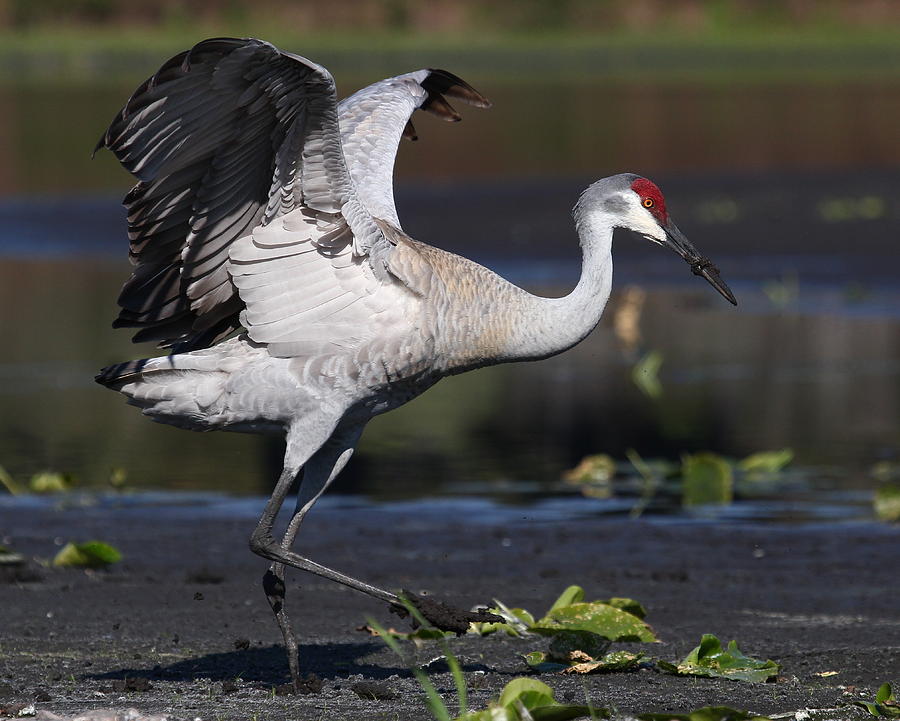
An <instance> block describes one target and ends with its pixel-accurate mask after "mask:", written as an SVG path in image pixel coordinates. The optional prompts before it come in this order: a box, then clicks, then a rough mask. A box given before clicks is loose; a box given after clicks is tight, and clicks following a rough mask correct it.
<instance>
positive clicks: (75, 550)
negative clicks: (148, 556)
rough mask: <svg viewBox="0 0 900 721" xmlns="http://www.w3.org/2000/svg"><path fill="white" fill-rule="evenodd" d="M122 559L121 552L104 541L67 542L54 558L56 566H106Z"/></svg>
mask: <svg viewBox="0 0 900 721" xmlns="http://www.w3.org/2000/svg"><path fill="white" fill-rule="evenodd" d="M121 560H122V554H121V552H120V551H119V550H118V549H117V548H115V547H113V546H110V545H109V544H108V543H103V542H102V541H88V542H87V543H71V542H70V543H67V544H66V545H65V546H63V547H62V548H61V549H60V550H59V553H57V554H56V556H55V557H54V559H53V565H54V566H74V567H78V568H104V567H106V566H109V565H111V564H113V563H118V562H119V561H121Z"/></svg>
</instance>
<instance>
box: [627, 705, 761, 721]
mask: <svg viewBox="0 0 900 721" xmlns="http://www.w3.org/2000/svg"><path fill="white" fill-rule="evenodd" d="M637 718H638V719H639V720H640V721H771V719H769V718H767V717H765V716H757V715H756V714H752V713H749V712H747V711H737V710H735V709H733V708H728V707H727V706H706V707H704V708H700V709H697V710H696V711H691V712H690V713H642V714H638V717H637Z"/></svg>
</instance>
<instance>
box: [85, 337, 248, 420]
mask: <svg viewBox="0 0 900 721" xmlns="http://www.w3.org/2000/svg"><path fill="white" fill-rule="evenodd" d="M237 364H239V361H234V360H232V361H231V363H229V359H223V358H220V357H217V355H216V354H214V353H212V352H210V351H208V350H207V351H196V352H193V353H185V354H178V355H169V356H161V357H158V358H143V359H141V360H133V361H127V362H125V363H117V364H115V365H111V366H108V367H106V368H104V369H103V370H101V371H100V373H99V374H97V376H95V378H94V380H96V381H97V382H98V383H100V384H101V385H104V386H106V387H107V388H110V389H112V390H116V391H119V392H120V393H122V394H123V395H125V396H126V397H127V398H128V403H129V404H131V405H133V406H137V407H138V408H141V409H142V410H143V412H144V414H145V415H147V416H149V417H150V418H152V419H153V420H155V421H159V422H161V423H167V424H170V425H174V426H178V427H181V428H188V429H191V430H211V429H212V428H217V427H222V426H223V425H224V424H227V422H228V419H226V418H225V417H224V416H223V411H224V410H225V408H224V401H225V398H224V390H225V384H226V382H227V379H228V375H229V374H228V370H229V368H228V366H229V365H232V366H234V365H237Z"/></svg>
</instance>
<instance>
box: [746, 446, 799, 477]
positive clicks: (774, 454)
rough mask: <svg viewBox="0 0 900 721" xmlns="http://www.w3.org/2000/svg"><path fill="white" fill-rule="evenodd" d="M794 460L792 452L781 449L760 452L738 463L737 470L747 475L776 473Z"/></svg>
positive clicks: (788, 449)
mask: <svg viewBox="0 0 900 721" xmlns="http://www.w3.org/2000/svg"><path fill="white" fill-rule="evenodd" d="M792 460H794V451H793V450H792V449H790V448H782V449H781V450H779V451H760V452H759V453H753V454H751V455H749V456H747V457H746V458H744V459H743V460H741V461H738V464H737V467H738V470H741V471H743V472H744V473H747V474H766V473H778V472H779V471H781V470H783V469H784V467H785V466H786V465H787V464H788V463H790V462H791V461H792Z"/></svg>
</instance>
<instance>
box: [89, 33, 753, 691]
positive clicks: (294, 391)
mask: <svg viewBox="0 0 900 721" xmlns="http://www.w3.org/2000/svg"><path fill="white" fill-rule="evenodd" d="M444 96H449V97H453V98H458V99H459V100H461V101H462V102H464V103H468V104H470V105H475V106H478V107H488V106H489V105H490V103H489V102H488V100H487V99H486V98H484V97H483V96H482V95H481V94H479V93H478V92H477V91H476V90H475V89H474V88H472V87H471V86H470V85H468V84H467V83H465V82H464V81H463V80H461V79H460V78H458V77H456V76H455V75H452V74H450V73H448V72H445V71H442V70H418V71H416V72H412V73H408V74H406V75H400V76H397V77H394V78H389V79H387V80H382V81H380V82H377V83H375V84H374V85H371V86H369V87H367V88H364V89H363V90H360V91H359V92H357V93H356V94H354V95H352V96H350V97H349V98H347V99H345V100H343V101H342V102H340V103H338V102H337V100H336V95H335V85H334V80H333V78H332V76H331V75H330V74H329V72H328V71H327V70H325V68H322V67H320V66H319V65H316V64H315V63H313V62H311V61H309V60H307V59H305V58H302V57H300V56H297V55H292V54H290V53H286V52H282V51H279V50H278V49H277V48H275V47H273V46H272V45H270V44H268V43H266V42H262V41H260V40H255V39H244V40H240V39H232V38H217V39H211V40H205V41H203V42H200V43H199V44H197V45H196V46H194V47H193V48H192V49H191V50H189V51H187V52H185V53H182V54H180V55H178V56H176V57H174V58H172V59H171V60H169V61H168V62H167V63H165V64H164V65H163V66H162V67H161V68H160V70H159V71H158V72H157V73H156V74H155V75H153V76H152V77H151V78H150V79H149V80H147V81H146V82H144V83H143V84H142V85H141V86H140V87H139V88H138V89H137V90H136V91H135V93H134V94H133V95H132V97H131V98H130V99H129V100H128V102H127V103H126V104H125V106H124V108H123V109H122V110H121V112H120V113H119V114H118V115H117V116H116V117H115V119H114V120H113V122H112V124H111V125H110V127H109V129H108V130H107V132H106V133H105V135H104V136H103V137H102V138H101V140H100V142H99V143H98V148H100V147H104V146H105V147H107V148H109V149H110V150H111V151H112V152H113V153H114V154H115V156H116V157H117V158H118V159H119V161H120V162H121V163H122V165H123V166H124V167H125V168H127V169H128V170H129V171H131V172H132V173H133V174H134V175H135V176H137V178H138V180H139V181H140V182H139V183H138V184H137V185H136V186H135V187H134V188H133V189H132V190H131V192H130V193H128V195H127V196H126V198H125V206H126V207H127V210H128V226H129V238H130V242H131V249H130V258H131V260H132V263H133V264H134V265H135V268H134V272H133V275H132V276H131V278H130V279H129V280H128V281H127V282H126V284H125V286H124V288H123V290H122V293H121V295H120V297H119V304H120V306H121V308H122V310H121V313H120V315H119V317H118V319H117V320H116V322H115V324H114V325H116V326H129V327H138V328H140V330H139V332H138V333H137V334H136V335H135V337H134V340H135V341H144V340H155V341H159V342H160V346H161V347H168V348H171V349H172V352H171V354H170V355H167V356H164V357H158V358H149V359H144V360H141V361H132V362H128V363H121V364H118V365H114V366H110V367H108V368H106V369H104V370H103V371H101V373H100V375H98V376H97V380H98V382H100V383H102V384H103V385H105V386H107V387H109V388H113V389H115V390H118V391H120V392H122V393H123V394H125V395H126V396H127V397H128V400H129V403H131V404H133V405H136V406H138V407H139V408H141V409H142V410H143V412H144V414H146V415H147V416H149V417H150V418H152V419H153V420H155V421H160V422H162V423H169V424H172V425H176V426H180V427H182V428H189V429H193V430H204V431H205V430H212V429H221V430H231V431H246V432H275V433H283V434H284V435H285V438H286V450H285V455H284V468H283V470H282V472H281V475H280V477H279V479H278V482H277V484H276V486H275V490H274V491H273V493H272V496H271V498H270V499H269V501H268V503H267V504H266V507H265V510H264V512H263V514H262V516H261V517H260V519H259V523H258V525H257V527H256V530H254V531H253V533H252V536H251V539H250V548H251V549H252V550H253V552H254V553H257V554H259V555H260V556H263V557H264V558H266V559H268V560H270V561H271V562H272V563H271V566H270V567H269V569H268V571H267V572H266V574H265V576H264V580H263V586H264V589H265V593H266V596H267V598H268V600H269V602H270V604H271V606H272V609H273V611H274V613H275V616H276V619H277V622H278V625H279V627H280V629H281V632H282V634H283V636H284V641H285V646H286V649H287V652H288V661H289V665H290V671H291V677H292V680H293V682H294V684H295V686H296V684H297V683H298V679H299V662H298V657H297V656H298V654H297V642H296V639H295V636H294V633H293V630H292V629H291V624H290V621H289V619H288V616H287V613H286V611H285V608H284V596H285V587H284V567H285V566H291V567H294V568H299V569H303V570H305V571H311V572H312V573H315V574H318V575H320V576H324V577H325V578H329V579H332V580H334V581H337V582H339V583H343V584H346V585H347V586H350V587H351V588H354V589H357V590H360V591H363V592H365V593H368V594H370V595H372V596H374V597H375V598H378V599H382V600H384V601H387V602H388V603H390V604H393V605H394V606H397V605H399V601H400V599H399V598H398V596H397V595H396V594H394V593H391V592H389V591H386V590H384V589H380V588H376V587H374V586H371V585H369V584H367V583H364V582H362V581H359V580H356V579H354V578H351V577H349V576H347V575H345V574H342V573H339V572H338V571H335V570H332V569H330V568H326V567H324V566H321V565H319V564H317V563H315V562H314V561H311V560H309V559H307V558H304V557H303V556H301V555H299V554H298V553H297V552H295V551H294V550H292V544H293V541H294V538H295V536H296V534H297V532H298V530H299V528H300V524H301V523H302V521H303V518H304V516H305V515H306V514H307V512H308V511H309V510H310V508H311V507H312V506H313V504H314V503H315V502H316V500H317V499H318V498H319V496H320V495H321V494H322V493H323V492H324V491H325V489H326V488H327V487H328V485H329V484H330V483H331V482H332V481H333V480H334V478H335V476H337V475H338V473H339V472H340V471H341V469H342V468H343V467H344V465H345V464H346V463H347V460H348V459H349V458H350V456H351V454H352V453H353V449H354V447H355V446H356V443H357V440H358V439H359V437H360V434H361V433H362V430H363V428H364V427H365V425H366V423H367V422H368V421H369V420H370V419H371V418H372V417H374V416H376V415H378V414H380V413H384V412H386V411H389V410H391V409H393V408H396V407H398V406H400V405H402V404H403V403H406V402H407V401H409V400H411V399H412V398H414V397H416V396H418V395H419V394H420V393H422V392H423V391H425V390H426V389H427V388H429V387H430V386H432V385H434V384H435V383H436V382H437V381H438V380H440V379H441V378H443V377H444V376H448V375H454V374H456V373H461V372H463V371H467V370H471V369H474V368H480V367H482V366H487V365H492V364H496V363H506V362H512V361H524V360H538V359H541V358H547V357H548V356H552V355H554V354H556V353H560V352H562V351H564V350H566V349H567V348H570V347H572V346H573V345H575V344H576V343H578V342H579V341H581V340H582V339H583V338H584V337H585V336H586V335H587V334H588V333H590V332H591V330H592V329H593V328H594V327H595V326H596V325H597V323H598V321H599V320H600V315H601V313H602V312H603V308H604V305H605V304H606V301H607V299H608V297H609V293H610V286H611V283H612V262H611V257H610V248H611V242H612V236H613V230H614V229H615V228H627V229H630V230H632V231H634V232H636V233H637V234H639V235H641V236H644V237H645V238H647V239H649V240H651V241H652V242H654V243H657V244H659V245H663V246H666V247H668V248H671V249H672V250H674V251H675V252H677V253H678V254H679V255H681V256H682V257H683V258H684V259H685V260H686V261H687V262H688V263H689V264H690V266H691V268H692V270H693V272H694V273H696V274H698V275H701V276H703V277H704V278H706V280H707V281H709V282H710V283H711V284H712V285H713V287H715V288H716V290H718V291H719V292H720V293H721V294H722V295H723V296H724V297H725V298H726V299H728V300H729V301H730V302H732V303H735V300H734V296H733V295H732V294H731V291H730V290H729V289H728V287H727V286H726V285H725V283H724V282H723V281H722V280H721V279H720V278H719V275H718V271H717V270H716V268H715V267H714V266H713V265H712V264H711V263H710V262H709V261H708V260H707V259H705V258H704V257H702V256H701V255H700V254H699V253H698V252H697V250H696V249H695V248H694V247H693V246H692V245H691V244H690V243H689V242H688V240H687V239H686V238H685V237H684V235H682V234H681V232H680V231H679V230H678V228H677V227H676V226H675V224H674V223H673V222H672V221H671V220H670V218H669V215H668V213H667V210H666V204H665V200H664V198H663V195H662V193H661V192H660V190H659V188H657V186H656V185H654V183H652V182H651V181H650V180H647V179H646V178H643V177H640V176H638V175H634V174H622V175H615V176H613V177H609V178H604V179H603V180H599V181H597V182H596V183H594V184H593V185H591V186H590V187H588V188H587V190H585V191H584V192H583V193H582V195H581V197H580V198H579V199H578V202H577V204H576V206H575V210H574V217H575V226H576V229H577V232H578V237H579V239H580V243H581V249H582V253H583V266H582V274H581V278H580V280H579V281H578V284H577V286H576V287H575V289H574V290H573V291H572V292H571V293H569V294H568V295H567V296H565V297H562V298H541V297H537V296H534V295H532V294H530V293H528V292H526V291H524V290H522V289H520V288H518V287H516V286H514V285H512V284H511V283H509V282H507V281H506V280H504V279H503V278H501V277H500V276H498V275H496V274H495V273H493V272H491V271H490V270H488V269H487V268H484V267H482V266H480V265H478V264H477V263H474V262H472V261H470V260H467V259H466V258H462V257H459V256H457V255H454V254H452V253H448V252H445V251H443V250H439V249H437V248H434V247H432V246H429V245H426V244H425V243H422V242H419V241H417V240H413V239H412V238H410V237H409V236H408V235H406V234H405V233H404V232H403V230H402V229H401V226H400V221H399V219H398V218H397V211H396V209H395V207H394V198H393V189H392V174H393V164H394V157H395V154H396V151H397V147H398V144H399V142H400V139H401V137H403V136H414V135H415V131H414V130H413V127H412V124H411V122H410V117H411V116H412V114H413V112H414V111H415V110H416V109H417V108H421V109H423V110H427V111H431V112H434V113H436V114H438V115H440V116H443V117H445V118H448V119H451V120H457V119H459V116H458V115H457V114H456V112H455V111H454V110H453V109H452V108H451V107H450V105H449V104H448V103H447V101H446V100H445V98H444ZM301 471H302V474H301ZM298 477H301V478H302V480H301V483H300V486H299V491H298V497H297V505H296V509H295V511H294V515H293V516H292V519H291V521H290V523H289V525H288V528H287V532H286V533H285V535H284V537H283V538H282V539H281V541H280V542H279V541H277V540H276V539H275V538H273V535H272V527H273V523H274V521H275V517H276V515H277V514H278V511H279V509H280V508H281V506H282V503H283V502H284V500H285V497H286V496H287V495H288V493H289V491H290V490H291V488H292V487H293V485H294V483H295V480H296V479H297V478H298ZM416 603H417V604H422V606H421V610H422V611H423V613H425V615H426V617H428V618H429V620H431V621H433V622H435V623H436V624H437V625H439V626H441V627H444V628H453V629H454V630H464V629H465V627H466V626H467V624H468V621H469V620H477V619H479V618H485V617H484V616H483V615H479V614H478V613H474V614H467V613H466V612H457V613H456V616H455V617H452V618H451V616H453V614H452V613H450V612H449V611H450V610H449V607H442V606H441V605H425V604H424V603H423V602H422V601H421V600H418V601H417V602H416Z"/></svg>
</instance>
